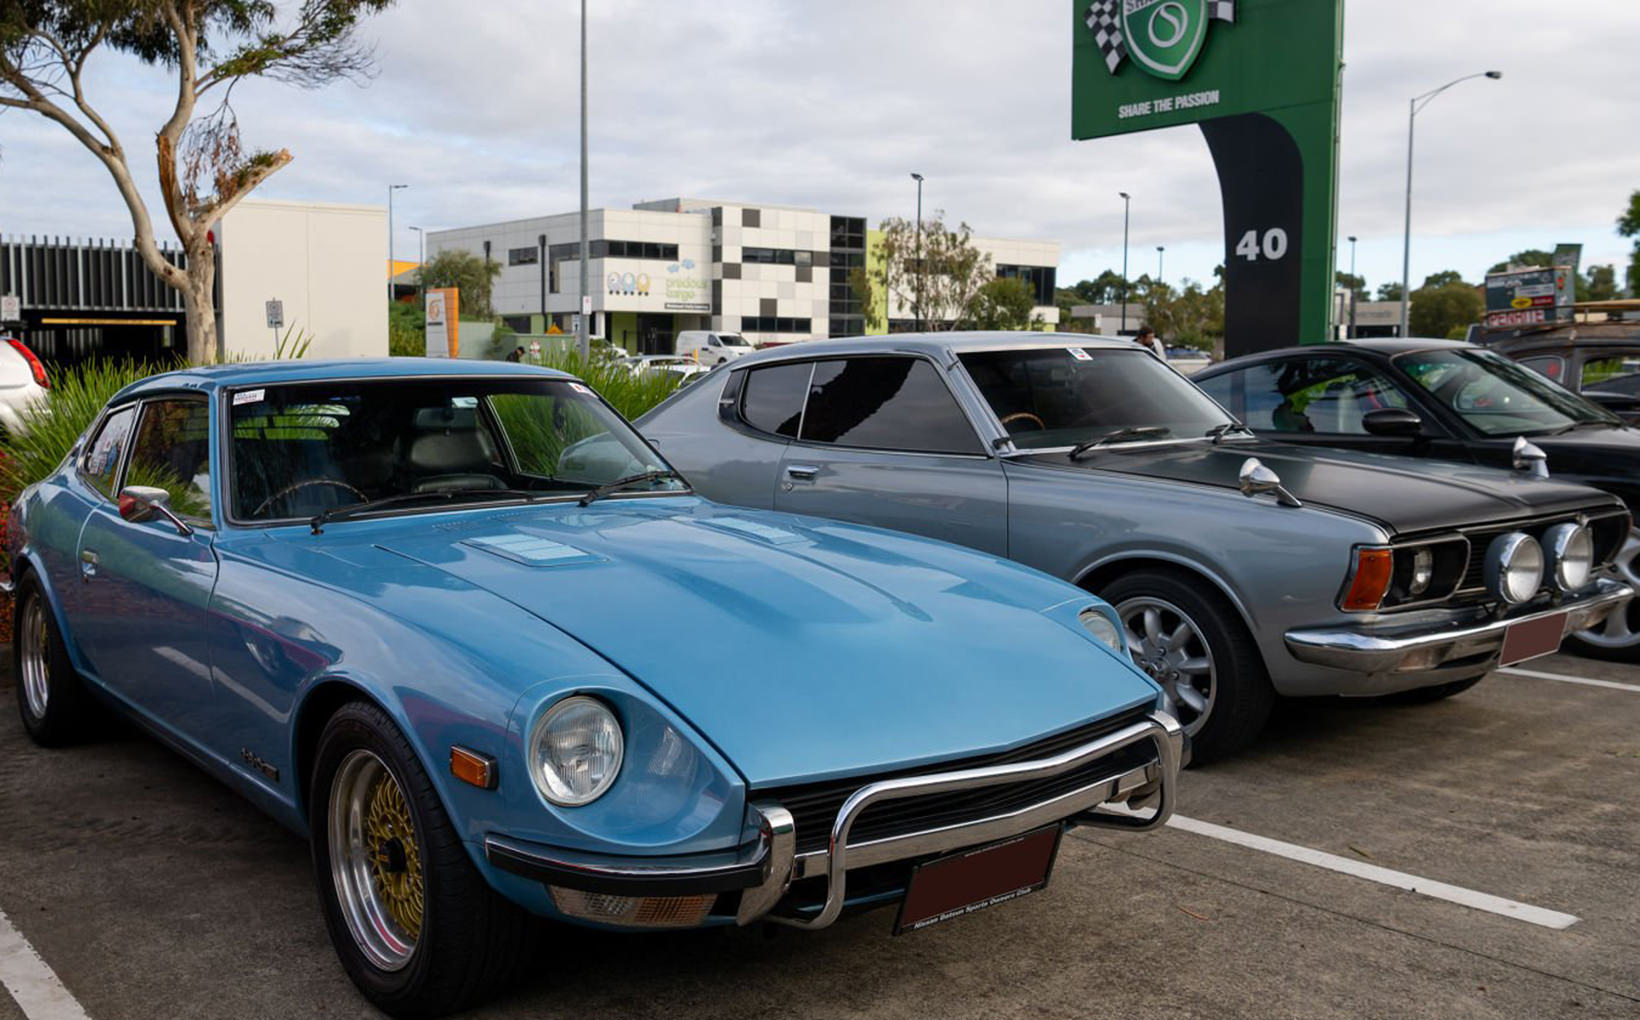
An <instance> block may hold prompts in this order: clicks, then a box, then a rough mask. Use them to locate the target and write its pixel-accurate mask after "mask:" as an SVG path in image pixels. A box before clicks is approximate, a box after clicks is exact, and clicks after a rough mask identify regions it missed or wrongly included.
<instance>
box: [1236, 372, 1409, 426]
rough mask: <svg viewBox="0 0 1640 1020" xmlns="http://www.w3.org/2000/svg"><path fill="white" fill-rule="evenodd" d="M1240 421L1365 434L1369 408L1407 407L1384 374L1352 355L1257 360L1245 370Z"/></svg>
mask: <svg viewBox="0 0 1640 1020" xmlns="http://www.w3.org/2000/svg"><path fill="white" fill-rule="evenodd" d="M1242 379H1243V380H1244V383H1245V386H1246V393H1245V396H1244V401H1245V404H1244V406H1245V411H1244V412H1243V414H1242V416H1241V417H1242V420H1243V421H1245V422H1246V423H1247V424H1248V426H1250V427H1251V428H1254V429H1259V430H1264V431H1270V432H1324V433H1328V434H1337V435H1352V436H1364V435H1366V434H1367V430H1366V427H1365V426H1364V425H1363V424H1362V419H1363V418H1364V417H1365V416H1366V414H1367V412H1368V411H1376V410H1380V409H1382V408H1386V407H1406V406H1407V398H1406V394H1404V393H1402V392H1401V390H1400V389H1398V388H1397V387H1396V386H1395V385H1394V384H1393V383H1391V382H1390V381H1389V380H1388V379H1386V378H1385V377H1384V375H1383V373H1381V372H1379V371H1378V370H1377V369H1375V368H1373V367H1372V366H1371V365H1368V364H1367V363H1365V362H1361V361H1356V360H1355V359H1353V358H1292V359H1289V360H1286V361H1275V362H1270V363H1268V364H1263V365H1254V366H1253V367H1251V368H1249V369H1247V370H1246V371H1245V372H1243V373H1242Z"/></svg>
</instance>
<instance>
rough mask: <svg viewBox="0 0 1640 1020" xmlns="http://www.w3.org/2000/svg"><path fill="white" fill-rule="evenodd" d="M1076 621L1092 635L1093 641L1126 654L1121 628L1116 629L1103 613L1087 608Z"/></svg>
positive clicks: (1090, 607)
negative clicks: (1080, 622)
mask: <svg viewBox="0 0 1640 1020" xmlns="http://www.w3.org/2000/svg"><path fill="white" fill-rule="evenodd" d="M1077 619H1079V620H1081V621H1082V626H1083V628H1084V629H1086V630H1087V632H1088V633H1089V634H1092V635H1093V638H1094V640H1095V641H1098V642H1099V643H1100V644H1102V645H1105V646H1106V647H1108V648H1110V649H1112V650H1114V651H1118V652H1122V653H1124V654H1125V653H1126V652H1127V641H1126V640H1125V639H1124V638H1123V637H1122V628H1120V627H1118V626H1117V625H1116V624H1115V622H1113V621H1112V620H1111V618H1110V617H1108V616H1106V615H1105V614H1104V613H1101V612H1100V611H1099V610H1097V609H1095V608H1093V607H1092V606H1089V607H1088V608H1087V609H1084V610H1082V614H1081V615H1080V616H1079V617H1077Z"/></svg>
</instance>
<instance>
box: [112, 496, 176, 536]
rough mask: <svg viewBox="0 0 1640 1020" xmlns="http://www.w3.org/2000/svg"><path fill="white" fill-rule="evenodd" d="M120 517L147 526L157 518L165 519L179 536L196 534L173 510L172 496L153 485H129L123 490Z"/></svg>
mask: <svg viewBox="0 0 1640 1020" xmlns="http://www.w3.org/2000/svg"><path fill="white" fill-rule="evenodd" d="M120 516H121V517H123V518H124V519H125V520H128V521H130V522H131V523H132V524H145V523H147V522H148V521H151V520H153V519H154V518H155V517H163V518H165V519H166V520H168V521H170V522H171V523H172V524H173V525H175V526H176V529H177V534H179V535H191V534H193V532H194V529H193V528H190V527H188V525H186V524H184V523H183V521H182V518H180V517H178V516H177V515H176V514H175V513H174V512H173V511H172V510H171V494H170V493H169V492H166V491H165V490H164V489H161V488H158V487H156V486H153V485H127V486H126V487H125V488H123V489H121V490H120Z"/></svg>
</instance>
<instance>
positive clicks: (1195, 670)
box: [1116, 595, 1219, 736]
mask: <svg viewBox="0 0 1640 1020" xmlns="http://www.w3.org/2000/svg"><path fill="white" fill-rule="evenodd" d="M1151 614H1154V615H1153V616H1152V615H1151ZM1116 615H1117V617H1118V618H1120V619H1121V621H1122V629H1123V631H1124V632H1125V634H1126V637H1127V642H1128V651H1129V653H1130V654H1131V655H1132V657H1133V664H1134V665H1136V666H1138V667H1139V669H1140V670H1142V671H1143V672H1144V673H1145V675H1147V676H1149V677H1150V678H1151V679H1152V680H1154V681H1156V683H1157V684H1159V685H1161V688H1162V690H1163V691H1165V692H1166V693H1167V696H1168V697H1169V698H1170V699H1172V701H1173V710H1174V711H1175V712H1177V713H1178V715H1179V722H1180V723H1181V724H1182V725H1183V726H1184V731H1185V732H1186V733H1187V734H1189V735H1191V736H1195V735H1196V733H1198V732H1199V731H1200V730H1201V728H1202V727H1203V726H1205V725H1206V724H1207V720H1208V718H1209V717H1211V716H1212V714H1213V705H1214V704H1215V703H1216V702H1217V700H1218V693H1219V677H1218V664H1217V663H1215V662H1214V661H1213V649H1212V646H1210V645H1209V644H1208V643H1207V639H1206V637H1204V636H1203V635H1202V632H1201V628H1200V627H1199V626H1197V624H1196V621H1195V620H1193V619H1191V617H1190V614H1188V613H1186V612H1185V611H1184V610H1183V609H1180V608H1179V607H1178V606H1177V605H1175V604H1174V603H1172V602H1169V601H1167V600H1166V599H1162V598H1156V597H1154V596H1151V595H1136V596H1134V597H1133V598H1130V599H1125V600H1123V601H1122V602H1119V603H1117V604H1116ZM1169 617H1172V621H1169V619H1168V618H1169ZM1203 686H1205V688H1206V689H1205V690H1203V689H1202V688H1203Z"/></svg>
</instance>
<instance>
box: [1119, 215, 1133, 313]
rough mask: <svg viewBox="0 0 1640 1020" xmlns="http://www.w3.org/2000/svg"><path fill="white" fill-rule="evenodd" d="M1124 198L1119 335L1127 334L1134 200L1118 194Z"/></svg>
mask: <svg viewBox="0 0 1640 1020" xmlns="http://www.w3.org/2000/svg"><path fill="white" fill-rule="evenodd" d="M1117 194H1118V195H1121V196H1122V328H1121V329H1120V330H1118V335H1120V334H1122V333H1126V332H1127V305H1128V261H1127V256H1128V209H1129V207H1130V206H1131V205H1132V204H1133V200H1132V199H1130V198H1129V197H1128V193H1127V192H1125V191H1119V192H1117Z"/></svg>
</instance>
